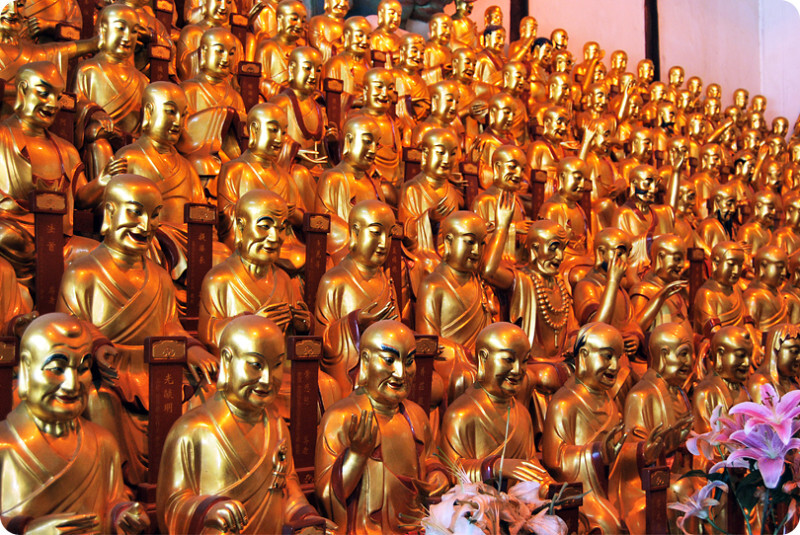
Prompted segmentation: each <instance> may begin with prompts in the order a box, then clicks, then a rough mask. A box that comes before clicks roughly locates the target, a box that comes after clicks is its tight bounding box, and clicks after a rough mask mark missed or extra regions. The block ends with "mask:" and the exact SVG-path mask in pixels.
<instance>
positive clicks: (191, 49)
mask: <svg viewBox="0 0 800 535" xmlns="http://www.w3.org/2000/svg"><path fill="white" fill-rule="evenodd" d="M200 10H201V14H202V20H201V21H200V22H198V23H196V24H187V25H186V26H184V27H183V29H182V30H181V34H180V38H179V39H178V45H177V60H176V62H177V68H178V77H179V78H180V79H181V80H189V79H190V78H194V77H195V76H197V75H198V73H199V72H200V53H199V52H198V50H199V49H200V46H201V42H202V40H203V34H205V32H206V30H209V29H211V28H216V27H223V28H229V27H230V22H229V18H230V15H231V13H232V12H233V11H232V10H233V0H201V4H200ZM234 43H235V53H234V57H233V58H231V66H230V67H231V68H230V70H231V72H236V71H237V67H238V65H239V61H240V60H242V59H243V58H244V47H243V46H242V43H240V42H239V39H237V38H235V37H234Z"/></svg>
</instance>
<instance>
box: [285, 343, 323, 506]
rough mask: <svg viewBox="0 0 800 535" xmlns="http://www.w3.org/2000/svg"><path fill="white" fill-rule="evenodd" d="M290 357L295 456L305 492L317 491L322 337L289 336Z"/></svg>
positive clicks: (292, 429) (290, 425)
mask: <svg viewBox="0 0 800 535" xmlns="http://www.w3.org/2000/svg"><path fill="white" fill-rule="evenodd" d="M287 350H288V357H289V360H290V361H291V362H292V377H291V381H292V400H291V403H290V421H289V427H290V430H291V436H292V455H293V457H294V466H295V470H296V471H297V477H298V478H300V485H301V487H302V488H303V492H308V491H313V490H314V459H315V456H316V450H317V414H318V408H319V387H318V386H317V385H318V382H317V378H318V374H319V359H320V358H322V337H319V336H290V337H289V340H288V343H287Z"/></svg>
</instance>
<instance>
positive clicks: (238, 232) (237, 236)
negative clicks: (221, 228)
mask: <svg viewBox="0 0 800 535" xmlns="http://www.w3.org/2000/svg"><path fill="white" fill-rule="evenodd" d="M243 232H244V218H243V217H237V218H236V221H235V223H234V225H233V243H234V246H236V245H239V242H240V241H242V233H243Z"/></svg>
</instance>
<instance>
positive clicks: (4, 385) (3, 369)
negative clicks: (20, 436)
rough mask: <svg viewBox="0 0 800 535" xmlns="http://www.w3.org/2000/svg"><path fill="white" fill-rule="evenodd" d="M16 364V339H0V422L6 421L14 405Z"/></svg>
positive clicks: (5, 337) (8, 337) (4, 337)
mask: <svg viewBox="0 0 800 535" xmlns="http://www.w3.org/2000/svg"><path fill="white" fill-rule="evenodd" d="M18 364H19V348H18V346H17V339H16V338H15V337H13V336H3V337H0V420H5V419H6V417H7V416H8V413H10V412H11V408H12V406H13V405H14V367H15V366H17V365H18Z"/></svg>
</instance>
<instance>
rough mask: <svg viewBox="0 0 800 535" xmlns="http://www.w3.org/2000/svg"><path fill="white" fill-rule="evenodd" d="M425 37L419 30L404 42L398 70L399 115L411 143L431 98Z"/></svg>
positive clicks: (396, 84) (397, 108) (404, 37)
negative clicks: (425, 68)
mask: <svg viewBox="0 0 800 535" xmlns="http://www.w3.org/2000/svg"><path fill="white" fill-rule="evenodd" d="M424 54H425V40H424V39H422V37H421V36H419V35H417V34H415V33H407V34H406V35H404V36H403V40H402V42H401V43H400V54H399V55H400V58H399V59H398V62H397V68H396V69H395V70H394V75H395V90H396V92H397V98H398V100H397V107H396V113H397V118H398V119H399V120H400V124H401V128H402V130H403V136H404V139H406V138H408V143H410V136H411V130H413V128H414V125H415V124H416V123H417V121H418V120H420V119H423V118H424V117H426V116H427V115H428V112H429V111H430V109H431V99H430V96H429V95H428V86H427V84H426V83H425V80H424V79H423V77H422V68H423V65H424V59H423V58H424Z"/></svg>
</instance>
